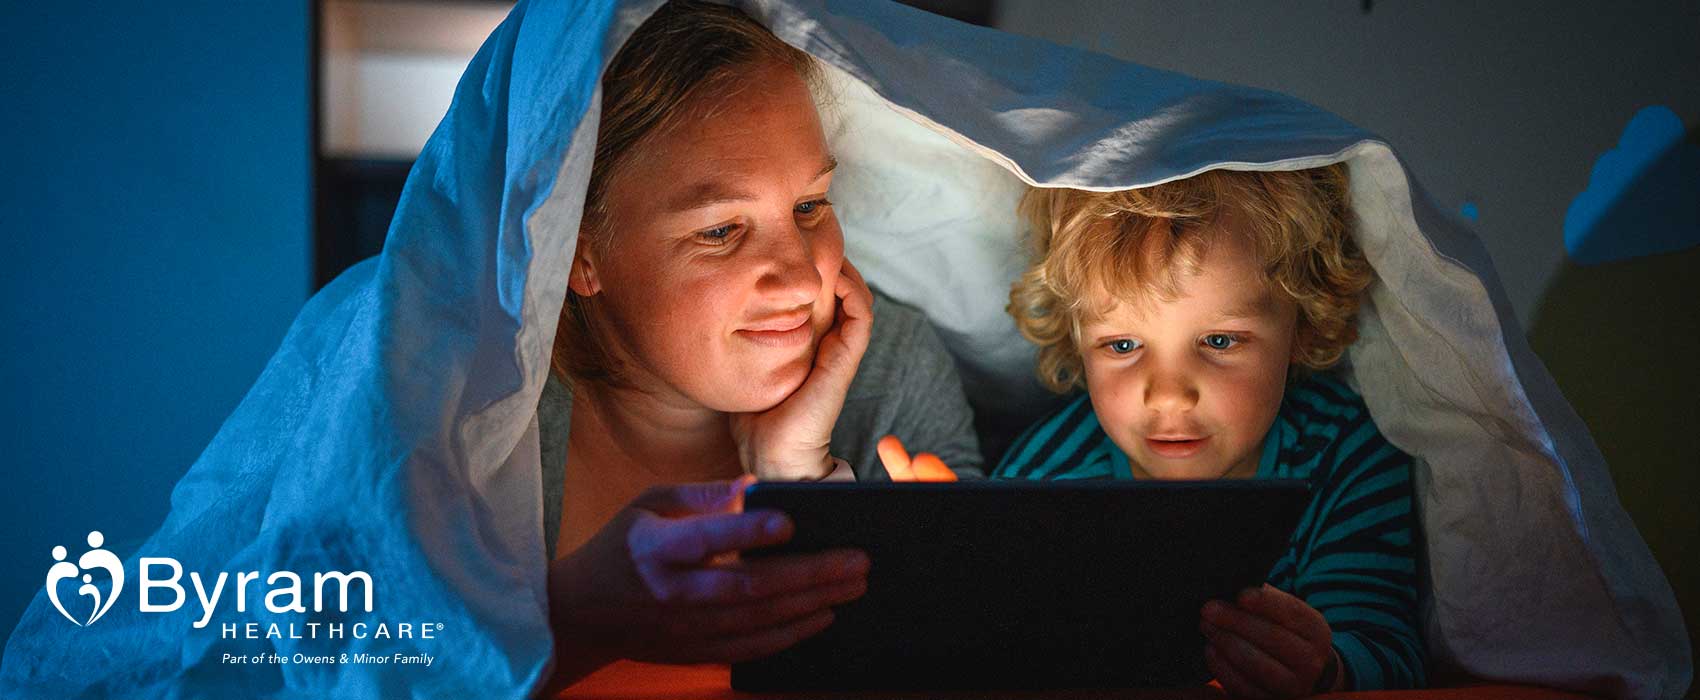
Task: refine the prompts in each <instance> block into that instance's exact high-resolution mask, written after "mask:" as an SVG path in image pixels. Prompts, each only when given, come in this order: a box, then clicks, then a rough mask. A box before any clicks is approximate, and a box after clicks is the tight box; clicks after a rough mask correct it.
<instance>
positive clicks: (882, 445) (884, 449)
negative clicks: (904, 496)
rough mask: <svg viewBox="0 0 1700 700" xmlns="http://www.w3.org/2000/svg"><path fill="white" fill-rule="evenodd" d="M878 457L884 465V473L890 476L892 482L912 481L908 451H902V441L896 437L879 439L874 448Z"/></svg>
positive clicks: (912, 474)
mask: <svg viewBox="0 0 1700 700" xmlns="http://www.w3.org/2000/svg"><path fill="white" fill-rule="evenodd" d="M875 449H877V450H878V452H879V455H880V463H881V464H884V465H885V472H886V473H887V474H890V475H891V480H892V481H914V480H915V471H914V470H913V469H911V468H910V466H909V465H910V460H909V451H908V450H906V449H903V441H902V440H899V439H897V436H896V435H887V436H885V437H882V438H880V441H879V445H878V446H877V447H876V448H875Z"/></svg>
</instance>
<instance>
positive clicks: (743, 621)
mask: <svg viewBox="0 0 1700 700" xmlns="http://www.w3.org/2000/svg"><path fill="white" fill-rule="evenodd" d="M867 592H868V581H867V579H865V578H855V579H850V580H847V581H838V582H835V583H831V584H828V585H825V586H817V587H814V588H810V589H807V590H802V591H796V592H793V593H787V594H785V595H780V596H775V597H773V598H768V599H764V600H759V601H756V602H753V603H746V604H743V605H721V606H710V607H706V608H703V609H701V611H700V612H697V613H696V614H694V615H693V619H692V620H691V621H690V624H691V626H692V629H691V633H692V634H694V635H697V636H700V637H702V638H705V639H712V638H719V637H727V636H733V635H740V634H750V633H753V632H758V631H760V630H762V629H765V628H768V627H773V626H775V625H780V624H783V623H785V622H788V621H791V620H796V619H799V618H802V617H806V616H809V615H813V614H815V613H817V612H819V611H821V610H826V609H829V608H831V607H833V606H835V605H843V604H845V603H848V602H850V601H853V600H855V599H857V598H860V597H862V595H863V594H864V593H867Z"/></svg>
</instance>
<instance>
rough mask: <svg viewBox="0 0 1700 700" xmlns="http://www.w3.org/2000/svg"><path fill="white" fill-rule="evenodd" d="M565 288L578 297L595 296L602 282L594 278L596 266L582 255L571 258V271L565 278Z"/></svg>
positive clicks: (599, 290) (600, 288)
mask: <svg viewBox="0 0 1700 700" xmlns="http://www.w3.org/2000/svg"><path fill="white" fill-rule="evenodd" d="M567 288H568V289H571V290H573V293H574V294H577V295H579V296H580V297H591V296H596V294H597V293H598V292H601V291H602V282H601V280H599V279H597V277H596V266H595V265H594V264H592V263H591V262H590V259H589V258H587V257H585V256H584V255H582V254H580V255H575V256H573V269H572V272H571V273H570V274H569V275H568V277H567Z"/></svg>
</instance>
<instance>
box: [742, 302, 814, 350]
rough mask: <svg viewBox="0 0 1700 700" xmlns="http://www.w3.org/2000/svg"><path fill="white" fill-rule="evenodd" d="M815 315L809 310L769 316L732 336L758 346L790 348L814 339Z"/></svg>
mask: <svg viewBox="0 0 1700 700" xmlns="http://www.w3.org/2000/svg"><path fill="white" fill-rule="evenodd" d="M812 318H813V315H812V314H811V313H810V312H809V309H807V308H805V309H799V310H797V311H793V312H788V313H784V314H778V315H774V316H768V317H765V318H762V319H761V320H758V321H756V322H754V323H751V324H749V325H747V326H745V327H743V328H739V329H738V330H736V331H733V332H732V334H733V335H734V336H737V337H739V338H742V339H744V340H747V341H750V342H752V343H755V344H757V345H762V346H765V347H773V348H789V347H796V346H798V345H804V344H806V343H808V342H809V341H811V340H813V339H814V326H813V324H811V323H809V321H810V320H811V319H812Z"/></svg>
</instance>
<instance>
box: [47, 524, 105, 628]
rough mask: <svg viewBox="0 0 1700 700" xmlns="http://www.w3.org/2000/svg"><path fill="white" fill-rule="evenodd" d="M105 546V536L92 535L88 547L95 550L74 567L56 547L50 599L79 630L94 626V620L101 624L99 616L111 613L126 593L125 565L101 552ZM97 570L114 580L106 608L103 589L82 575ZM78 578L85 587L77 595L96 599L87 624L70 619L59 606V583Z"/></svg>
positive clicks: (49, 580) (50, 573)
mask: <svg viewBox="0 0 1700 700" xmlns="http://www.w3.org/2000/svg"><path fill="white" fill-rule="evenodd" d="M105 543H106V536H104V535H102V534H100V531H99V530H94V531H91V532H89V546H90V547H93V549H90V550H89V551H87V552H84V553H83V556H81V557H78V558H77V563H75V564H72V563H71V562H68V561H65V555H66V552H65V547H64V546H61V545H55V546H54V547H53V562H54V564H53V566H52V567H49V568H48V569H47V599H48V600H50V601H52V602H53V607H55V608H57V609H58V610H59V614H60V615H64V616H65V619H67V620H70V621H71V622H73V623H76V625H77V626H78V627H83V626H86V625H92V624H94V621H95V620H99V619H100V616H102V615H105V614H106V611H107V610H111V609H112V603H113V602H114V601H116V600H118V592H119V591H122V590H124V565H123V562H120V561H119V560H118V555H116V554H113V553H112V552H108V551H106V550H104V549H101V548H100V547H101V545H103V544H105ZM95 568H100V569H106V572H107V574H109V575H110V576H111V577H112V590H111V591H110V592H109V593H108V595H107V597H106V601H105V603H104V604H103V603H102V602H101V599H100V589H99V588H96V587H95V585H94V576H92V575H89V574H85V573H83V569H95ZM79 574H81V576H82V579H83V585H82V587H80V588H78V589H77V593H78V594H80V595H86V596H89V597H90V598H93V599H94V611H93V612H92V613H91V614H90V615H89V619H88V621H87V622H77V618H74V617H71V613H68V612H65V606H64V605H63V604H61V603H60V602H59V582H60V581H63V580H65V579H68V578H77V576H78V575H79Z"/></svg>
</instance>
